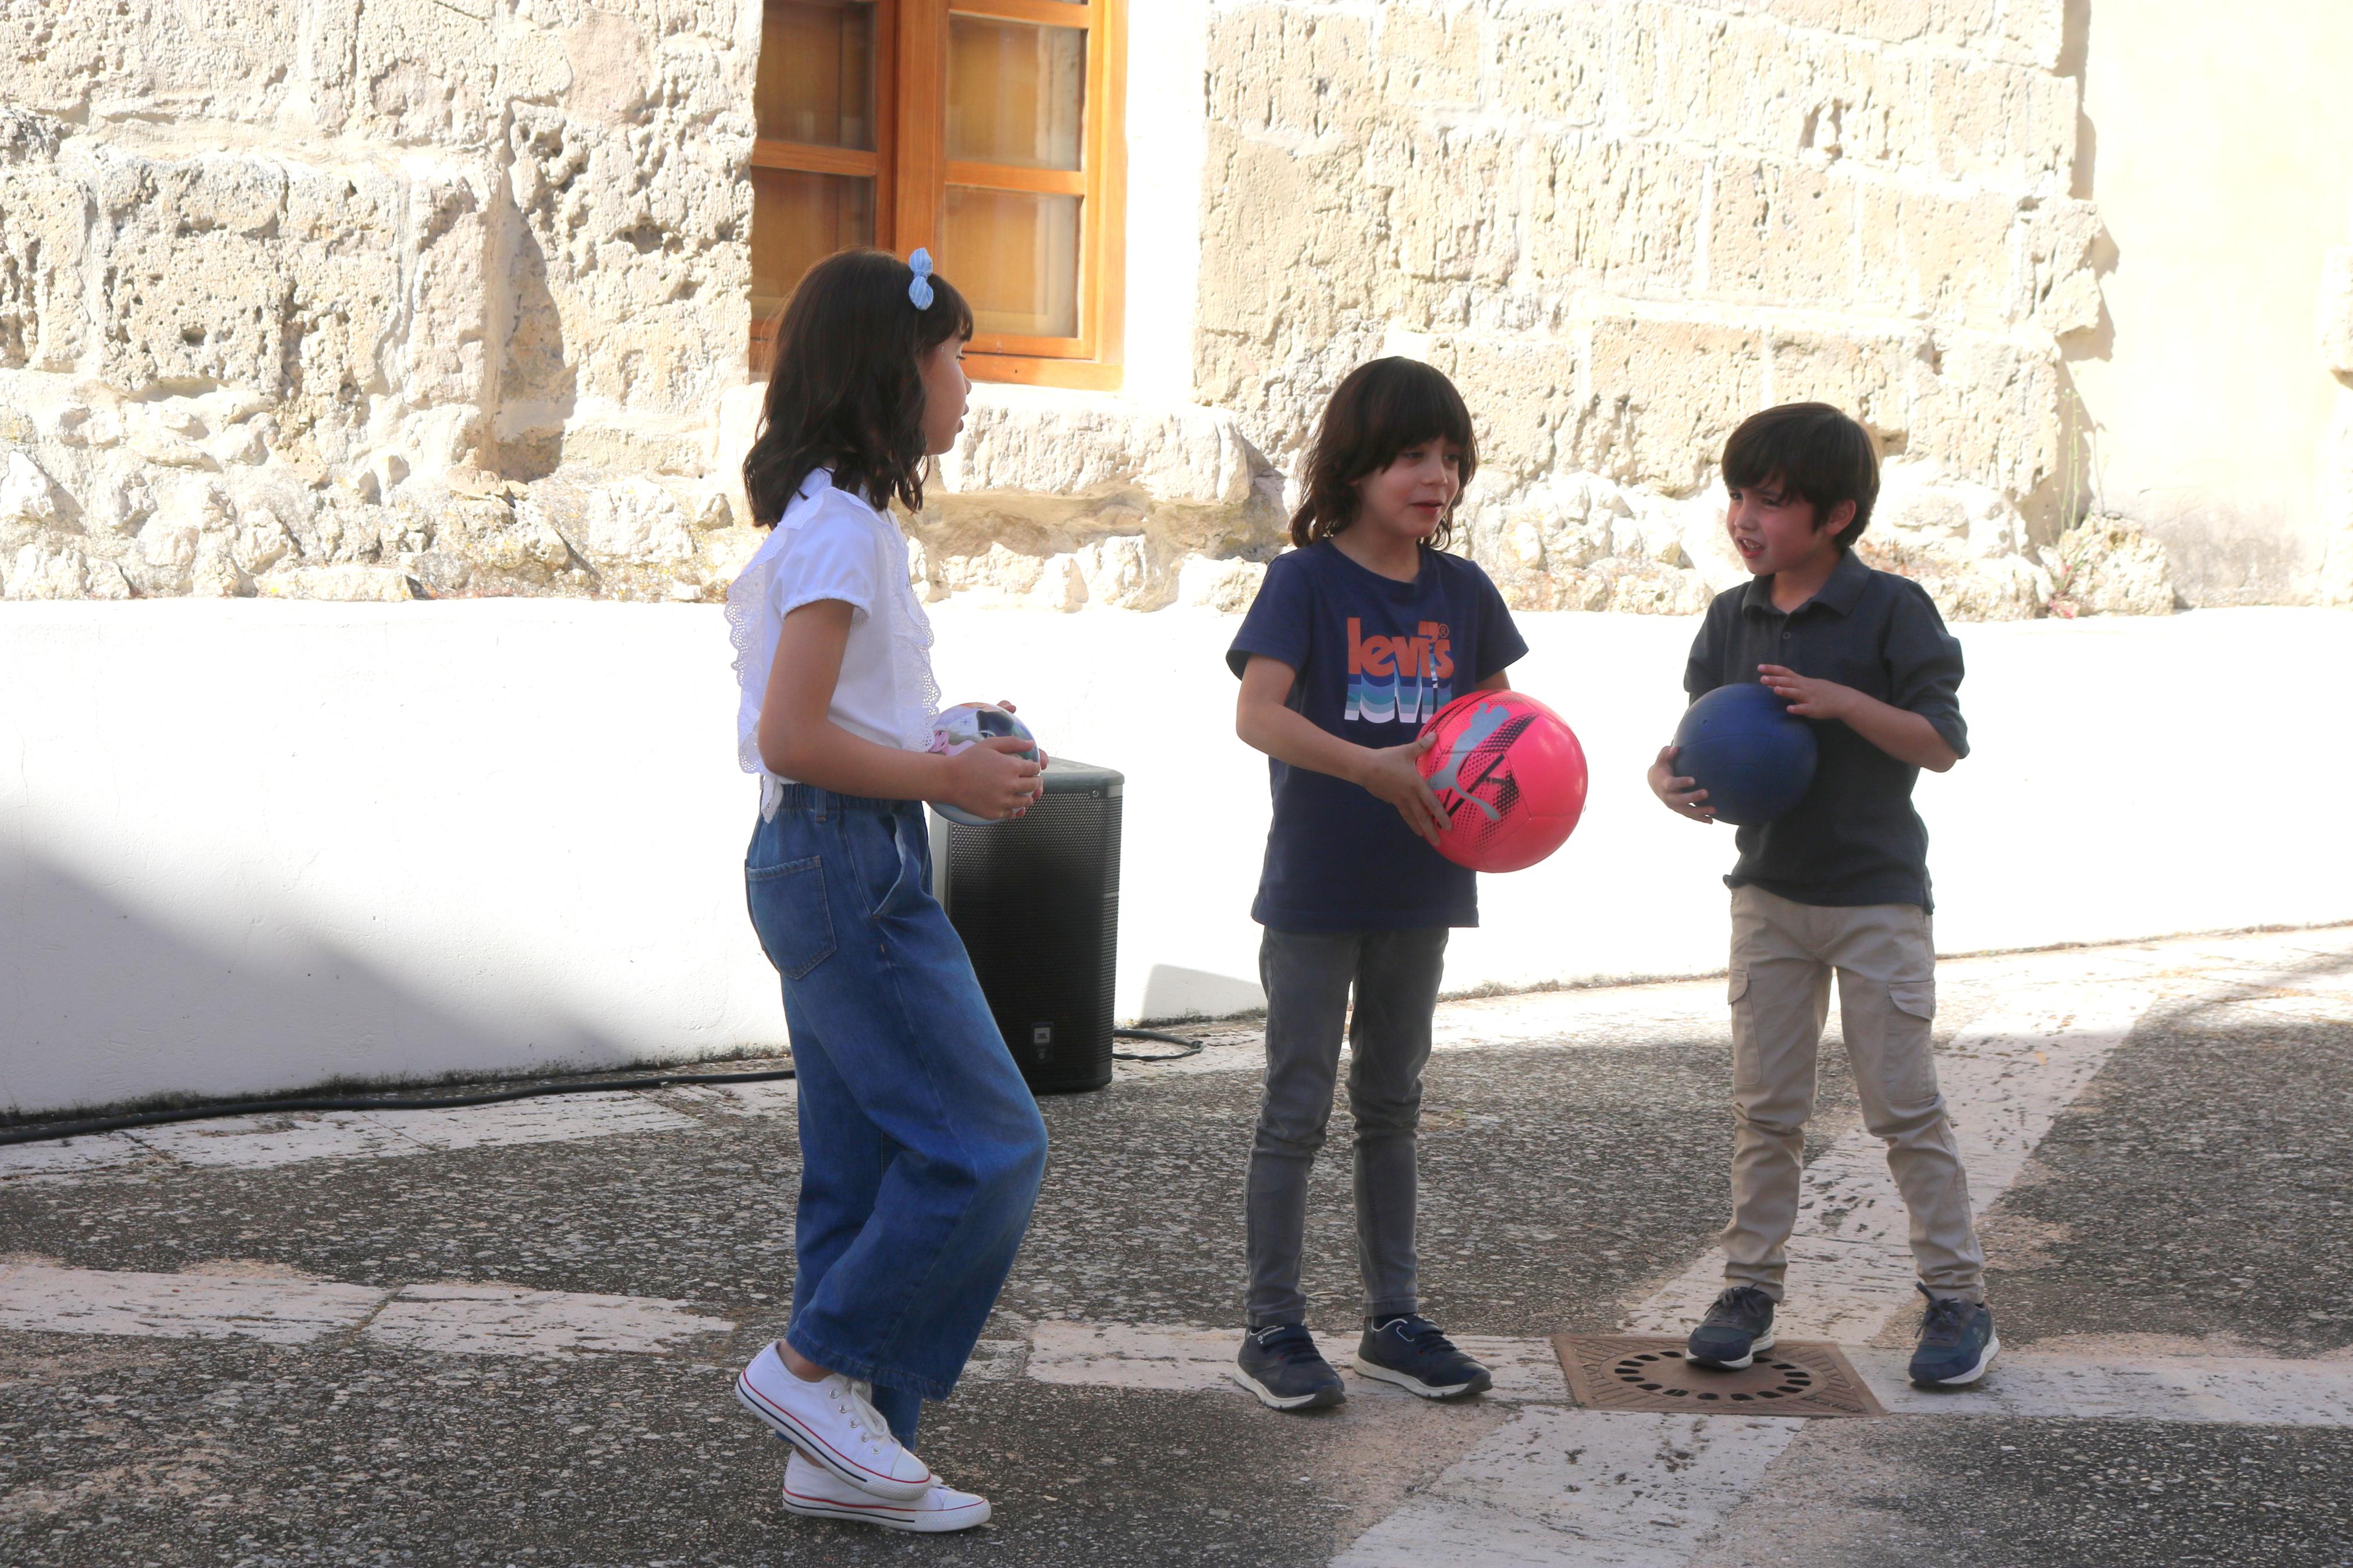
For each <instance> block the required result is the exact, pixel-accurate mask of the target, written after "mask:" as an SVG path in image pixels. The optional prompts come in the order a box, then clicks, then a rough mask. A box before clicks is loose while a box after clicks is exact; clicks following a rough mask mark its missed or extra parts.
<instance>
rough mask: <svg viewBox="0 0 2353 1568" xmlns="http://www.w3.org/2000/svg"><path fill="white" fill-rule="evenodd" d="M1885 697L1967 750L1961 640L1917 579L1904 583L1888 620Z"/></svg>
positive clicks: (1958, 750)
mask: <svg viewBox="0 0 2353 1568" xmlns="http://www.w3.org/2000/svg"><path fill="white" fill-rule="evenodd" d="M1886 659H1887V689H1888V691H1889V693H1890V696H1889V698H1888V700H1889V701H1890V703H1892V704H1893V705H1894V706H1895V707H1897V708H1902V709H1905V710H1909V711H1911V712H1914V713H1917V714H1918V715H1920V717H1921V718H1923V719H1926V721H1928V722H1929V723H1931V724H1933V725H1935V726H1936V733H1937V734H1939V735H1942V736H1943V737H1944V738H1945V744H1947V745H1948V746H1950V747H1952V748H1953V752H1954V754H1955V755H1957V756H1963V757H1966V756H1968V754H1969V727H1968V722H1967V721H1964V720H1963V719H1962V718H1961V675H1962V668H1961V639H1960V638H1958V637H1955V636H1954V635H1953V634H1952V633H1951V632H1949V631H1947V629H1946V627H1945V617H1944V616H1940V615H1938V614H1937V613H1936V601H1935V600H1933V599H1931V598H1929V597H1928V595H1927V591H1926V589H1923V588H1922V587H1921V586H1920V585H1919V584H1916V583H1908V582H1907V583H1905V584H1903V585H1902V587H1901V588H1900V589H1899V590H1898V592H1897V594H1896V597H1895V608H1894V614H1892V615H1891V616H1889V617H1888V622H1887V645H1886Z"/></svg>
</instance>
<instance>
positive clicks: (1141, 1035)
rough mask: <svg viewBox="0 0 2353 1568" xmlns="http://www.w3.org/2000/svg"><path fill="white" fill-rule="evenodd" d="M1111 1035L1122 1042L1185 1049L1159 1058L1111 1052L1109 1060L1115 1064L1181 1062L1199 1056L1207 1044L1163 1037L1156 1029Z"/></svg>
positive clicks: (1183, 1038) (1121, 1030) (1130, 1030)
mask: <svg viewBox="0 0 2353 1568" xmlns="http://www.w3.org/2000/svg"><path fill="white" fill-rule="evenodd" d="M1112 1033H1113V1035H1115V1036H1117V1037H1119V1038H1121V1039H1123V1040H1158V1041H1159V1042H1160V1043H1161V1044H1162V1045H1165V1046H1182V1047H1185V1048H1184V1049H1183V1050H1181V1051H1172V1052H1170V1053H1169V1054H1167V1055H1166V1056H1159V1057H1141V1056H1138V1055H1136V1054H1135V1053H1134V1051H1113V1052H1112V1054H1111V1059H1112V1060H1113V1061H1115V1062H1181V1061H1183V1060H1184V1059H1185V1058H1187V1057H1198V1056H1199V1055H1200V1054H1201V1051H1202V1049H1203V1047H1206V1046H1208V1043H1209V1042H1208V1041H1207V1040H1188V1039H1187V1038H1186V1037H1184V1036H1182V1035H1164V1034H1162V1033H1161V1032H1160V1031H1159V1030H1157V1029H1113V1031H1112Z"/></svg>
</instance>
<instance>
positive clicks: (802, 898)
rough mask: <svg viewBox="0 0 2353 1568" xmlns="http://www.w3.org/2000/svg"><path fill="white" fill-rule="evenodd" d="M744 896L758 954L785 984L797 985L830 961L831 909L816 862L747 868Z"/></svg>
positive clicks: (819, 863)
mask: <svg viewBox="0 0 2353 1568" xmlns="http://www.w3.org/2000/svg"><path fill="white" fill-rule="evenodd" d="M744 898H745V900H746V901H747V902H748V903H749V904H750V905H751V910H752V929H753V930H754V931H757V932H758V933H759V937H760V950H761V951H762V952H765V953H766V954H767V955H768V962H769V963H773V964H775V965H776V972H777V973H779V974H782V975H783V976H784V977H785V978H786V979H787V980H798V979H800V978H801V977H802V976H803V975H806V974H807V973H808V972H809V971H811V970H812V969H815V968H816V967H817V966H818V964H820V963H824V962H825V961H826V960H827V959H828V958H830V957H832V956H833V949H834V939H833V910H832V909H831V907H830V906H829V904H828V900H827V899H826V894H825V862H824V860H823V859H822V858H820V857H818V856H815V855H811V856H809V857H808V858H806V859H801V860H787V861H786V862H785V863H784V864H783V865H781V866H761V867H756V868H754V867H746V868H744Z"/></svg>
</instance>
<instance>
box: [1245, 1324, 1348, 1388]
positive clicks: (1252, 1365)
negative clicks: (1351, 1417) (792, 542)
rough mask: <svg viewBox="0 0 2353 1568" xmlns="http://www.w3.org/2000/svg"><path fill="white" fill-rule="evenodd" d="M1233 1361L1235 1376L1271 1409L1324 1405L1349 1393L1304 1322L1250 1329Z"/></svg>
mask: <svg viewBox="0 0 2353 1568" xmlns="http://www.w3.org/2000/svg"><path fill="white" fill-rule="evenodd" d="M1234 1362H1235V1370H1234V1381H1235V1382H1236V1383H1239V1384H1241V1385H1242V1386H1243V1387H1244V1388H1247V1389H1249V1390H1250V1392H1251V1393H1252V1394H1257V1395H1258V1401H1259V1403H1260V1404H1261V1405H1265V1406H1266V1407H1267V1408H1268V1409H1270V1410H1321V1409H1323V1408H1324V1407H1325V1406H1326V1405H1337V1404H1339V1403H1340V1402H1341V1401H1342V1400H1344V1399H1345V1398H1347V1397H1348V1390H1347V1389H1346V1387H1345V1385H1343V1384H1341V1382H1340V1374H1339V1373H1336V1372H1334V1371H1333V1370H1332V1363H1330V1362H1327V1361H1325V1360H1324V1356H1323V1354H1322V1352H1319V1351H1317V1350H1316V1348H1315V1336H1314V1335H1313V1334H1311V1333H1309V1332H1308V1331H1307V1325H1305V1324H1304V1323H1278V1324H1276V1325H1275V1326H1274V1327H1272V1328H1269V1329H1253V1330H1251V1331H1250V1332H1249V1333H1247V1334H1244V1335H1243V1336H1242V1350H1241V1354H1240V1355H1238V1356H1236V1357H1235V1358H1234Z"/></svg>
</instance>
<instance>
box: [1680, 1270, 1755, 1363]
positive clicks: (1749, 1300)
mask: <svg viewBox="0 0 2353 1568" xmlns="http://www.w3.org/2000/svg"><path fill="white" fill-rule="evenodd" d="M1772 1348H1773V1298H1772V1297H1770V1296H1767V1294H1765V1292H1764V1291H1762V1290H1759V1289H1757V1287H1756V1286H1754V1285H1735V1286H1734V1287H1733V1288H1732V1289H1729V1290H1726V1291H1725V1292H1724V1294H1722V1295H1721V1296H1718V1297H1717V1298H1716V1299H1715V1305H1713V1306H1711V1307H1709V1308H1708V1310H1707V1316H1706V1317H1704V1318H1702V1319H1701V1320H1700V1321H1699V1327H1698V1328H1695V1329H1694V1330H1693V1331H1691V1338H1690V1339H1689V1340H1687V1341H1685V1342H1684V1344H1683V1354H1684V1355H1686V1356H1688V1357H1689V1358H1690V1359H1691V1360H1692V1361H1693V1362H1694V1363H1696V1364H1698V1365H1700V1366H1712V1367H1714V1368H1715V1369H1716V1370H1717V1371H1718V1372H1738V1371H1739V1370H1740V1369H1741V1368H1742V1367H1744V1366H1746V1365H1747V1364H1748V1363H1750V1362H1753V1361H1755V1360H1756V1359H1757V1352H1758V1351H1769V1350H1771V1349H1772Z"/></svg>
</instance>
